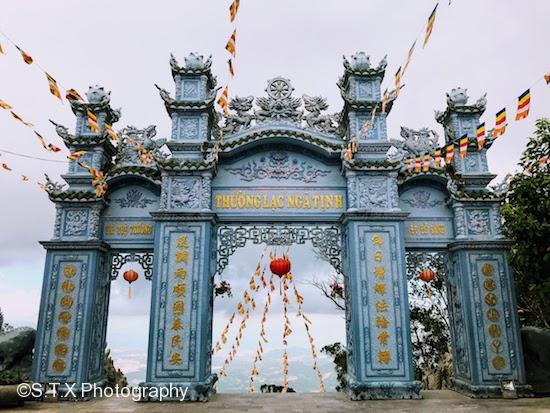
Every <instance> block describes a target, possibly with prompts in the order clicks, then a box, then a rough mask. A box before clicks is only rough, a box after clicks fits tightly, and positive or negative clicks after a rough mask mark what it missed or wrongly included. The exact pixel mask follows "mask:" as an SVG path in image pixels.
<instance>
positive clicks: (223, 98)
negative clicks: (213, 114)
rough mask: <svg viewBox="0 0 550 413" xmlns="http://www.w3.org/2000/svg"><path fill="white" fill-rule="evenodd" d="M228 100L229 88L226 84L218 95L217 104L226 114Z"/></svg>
mask: <svg viewBox="0 0 550 413" xmlns="http://www.w3.org/2000/svg"><path fill="white" fill-rule="evenodd" d="M228 100H229V89H228V88H227V86H226V87H225V88H224V89H223V92H222V94H221V95H220V98H219V99H218V105H220V107H221V108H222V110H223V112H224V113H225V114H226V115H227V113H228V110H227V107H228Z"/></svg>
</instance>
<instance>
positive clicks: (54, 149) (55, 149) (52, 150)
mask: <svg viewBox="0 0 550 413" xmlns="http://www.w3.org/2000/svg"><path fill="white" fill-rule="evenodd" d="M48 150H49V151H51V152H55V153H57V152H61V148H59V147H57V146H55V145H52V144H51V143H48Z"/></svg>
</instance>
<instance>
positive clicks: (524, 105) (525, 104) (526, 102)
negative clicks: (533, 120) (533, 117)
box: [516, 89, 531, 120]
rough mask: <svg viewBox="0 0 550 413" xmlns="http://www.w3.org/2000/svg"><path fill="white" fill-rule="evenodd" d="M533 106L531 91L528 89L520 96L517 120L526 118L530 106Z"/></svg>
mask: <svg viewBox="0 0 550 413" xmlns="http://www.w3.org/2000/svg"><path fill="white" fill-rule="evenodd" d="M530 106H531V91H530V90H529V89H527V90H526V91H525V92H523V93H522V94H521V95H520V96H519V98H518V113H517V114H516V120H521V119H525V118H526V117H527V116H529V107H530Z"/></svg>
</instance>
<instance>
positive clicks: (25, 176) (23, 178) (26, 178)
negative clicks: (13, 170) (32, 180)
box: [21, 175, 29, 182]
mask: <svg viewBox="0 0 550 413" xmlns="http://www.w3.org/2000/svg"><path fill="white" fill-rule="evenodd" d="M21 180H22V181H23V182H27V181H28V180H29V177H28V176H27V175H21Z"/></svg>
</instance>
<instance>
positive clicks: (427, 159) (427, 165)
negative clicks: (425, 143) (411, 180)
mask: <svg viewBox="0 0 550 413" xmlns="http://www.w3.org/2000/svg"><path fill="white" fill-rule="evenodd" d="M431 159H432V158H431V157H430V154H428V153H427V154H426V155H424V162H423V164H422V171H423V172H427V171H429V170H430V161H431Z"/></svg>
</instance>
